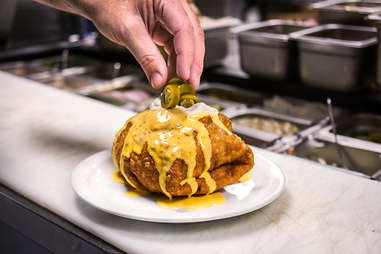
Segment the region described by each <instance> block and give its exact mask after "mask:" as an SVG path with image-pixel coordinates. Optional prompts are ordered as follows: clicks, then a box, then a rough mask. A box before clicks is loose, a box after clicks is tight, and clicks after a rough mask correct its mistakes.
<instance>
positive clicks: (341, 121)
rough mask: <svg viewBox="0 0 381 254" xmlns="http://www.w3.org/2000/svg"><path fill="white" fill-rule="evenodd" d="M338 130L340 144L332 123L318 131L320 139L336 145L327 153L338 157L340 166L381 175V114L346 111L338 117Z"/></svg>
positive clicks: (370, 174)
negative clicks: (354, 113) (348, 113)
mask: <svg viewBox="0 0 381 254" xmlns="http://www.w3.org/2000/svg"><path fill="white" fill-rule="evenodd" d="M336 130H337V134H338V135H337V144H338V145H336V140H335V136H334V133H333V127H332V125H329V126H327V127H325V128H323V129H321V130H320V131H319V132H317V134H316V138H317V139H318V140H321V141H324V142H326V143H329V144H331V145H330V146H331V147H332V149H334V150H332V152H327V154H329V155H330V156H331V157H332V156H334V157H335V160H336V161H337V160H339V161H340V162H341V167H345V168H347V169H350V170H353V171H356V172H360V173H362V174H364V175H366V176H368V177H370V178H374V179H378V178H380V177H381V142H380V137H379V136H380V135H381V117H380V116H378V115H372V114H357V115H351V116H348V115H343V116H342V117H341V118H338V120H337V127H336ZM376 141H377V142H376ZM319 151H320V149H319ZM320 154H323V152H321V153H320Z"/></svg>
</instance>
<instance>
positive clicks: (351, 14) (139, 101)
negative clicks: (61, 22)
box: [0, 0, 381, 253]
mask: <svg viewBox="0 0 381 254" xmlns="http://www.w3.org/2000/svg"><path fill="white" fill-rule="evenodd" d="M310 8H311V9H314V10H316V11H317V12H318V13H319V21H320V25H316V26H311V25H310V24H307V23H303V22H295V21H284V20H278V19H273V20H267V21H262V22H255V23H250V24H243V23H242V22H241V21H239V20H237V19H234V18H222V19H215V20H214V19H209V18H207V19H205V24H204V26H203V28H204V30H205V38H206V41H205V43H206V56H205V67H206V68H205V70H204V74H203V77H202V80H201V85H200V88H199V89H198V91H197V96H198V98H199V99H200V100H201V101H202V102H205V103H206V104H208V105H211V106H214V107H216V108H218V109H219V110H220V111H221V113H224V114H226V115H227V116H228V117H229V118H230V119H231V121H232V125H233V132H234V133H236V134H237V135H239V136H240V137H241V138H242V139H243V140H245V141H246V142H247V143H248V144H250V145H253V146H255V147H257V148H259V149H264V150H267V151H263V152H264V153H266V154H268V155H269V156H270V157H271V158H274V159H275V160H276V161H277V162H278V163H282V164H283V163H286V161H287V163H295V165H299V166H298V169H299V170H303V167H304V166H308V167H311V168H314V169H320V168H324V171H323V172H324V173H322V175H319V176H318V175H316V176H318V177H322V178H324V179H325V177H326V176H332V177H335V178H340V177H341V178H342V179H343V180H342V181H344V180H345V181H348V185H346V184H344V183H343V182H340V183H336V182H335V181H333V180H332V181H331V180H326V182H327V183H328V182H329V183H330V184H339V185H340V186H347V187H348V186H350V184H349V183H353V184H355V183H354V182H356V181H358V182H359V183H361V186H362V188H364V189H365V188H366V187H364V186H366V185H369V186H372V188H374V189H375V190H377V191H378V193H379V194H381V192H380V191H381V190H380V183H379V181H381V82H380V80H381V78H380V76H381V74H380V73H381V67H380V66H381V57H380V54H381V53H380V52H381V50H380V45H381V43H378V40H379V38H380V37H379V36H380V31H377V27H378V26H379V24H381V22H380V20H381V19H380V18H379V17H378V14H377V12H380V13H381V2H380V1H371V0H367V1H359V0H353V1H352V0H347V1H345V0H337V1H336V0H328V1H325V2H319V3H316V4H312V5H311V6H310ZM379 9H380V10H379ZM359 25H360V26H359ZM377 33H378V34H377ZM101 39H102V38H101ZM102 40H104V38H103V39H102ZM99 41H100V39H99V38H98V39H95V38H91V39H90V40H83V39H80V40H75V41H63V42H62V41H61V42H59V43H56V45H55V46H54V47H53V48H52V47H51V44H46V45H45V44H41V45H38V46H31V47H25V48H22V49H20V48H17V49H13V50H7V51H4V52H0V75H3V74H4V73H7V74H11V75H12V76H17V77H19V78H21V79H18V80H19V81H17V82H16V81H15V84H14V85H13V84H12V86H14V87H12V88H10V89H9V90H10V93H14V94H16V93H17V92H18V93H19V98H20V100H21V98H29V99H32V100H37V101H38V99H36V98H37V93H34V92H33V91H32V89H35V88H29V87H27V85H25V86H24V84H22V82H25V84H26V83H27V82H29V81H32V82H33V85H32V86H36V91H37V90H38V91H40V89H42V90H41V92H42V93H43V94H45V93H46V94H47V95H46V96H48V97H49V98H50V96H52V97H51V98H50V99H49V100H48V99H46V102H48V101H50V103H54V96H56V95H55V94H57V98H60V99H59V100H61V101H60V102H59V103H58V104H59V106H52V108H57V111H62V112H61V113H64V112H66V113H65V114H67V115H71V114H72V113H70V112H71V111H70V112H69V111H68V109H65V103H68V104H67V107H69V106H71V105H70V104H69V103H74V104H75V105H76V106H77V107H80V106H81V101H82V100H83V105H85V106H84V109H78V111H79V112H81V113H82V114H85V115H86V110H88V111H91V110H92V108H91V107H94V109H97V110H99V112H102V113H100V114H99V117H100V118H104V120H103V119H100V118H99V119H98V118H92V117H89V116H86V117H84V118H83V119H84V121H89V122H91V123H95V124H99V125H100V126H102V127H101V128H104V129H102V130H105V128H106V127H105V126H107V124H106V122H107V121H109V122H110V121H112V117H111V116H107V114H108V113H109V114H111V115H112V116H131V115H133V114H134V113H137V112H140V111H142V110H145V109H146V108H147V107H148V106H149V105H150V103H151V102H152V101H153V100H154V99H155V98H157V97H158V96H160V91H159V90H157V89H153V88H152V87H151V86H150V84H149V83H148V82H147V80H146V78H145V75H144V72H143V71H142V70H141V69H140V67H139V66H138V65H137V63H136V62H135V61H134V60H133V58H132V57H131V55H129V54H128V53H126V52H122V51H121V49H120V48H115V47H112V45H111V47H110V45H108V48H106V47H104V48H102V47H103V46H102V44H101V43H99ZM377 45H378V48H377ZM377 56H378V58H377ZM256 59H260V60H259V61H256ZM13 78H14V77H12V78H11V77H9V78H8V76H4V79H6V80H8V79H9V81H12V80H13ZM15 80H16V79H15ZM26 80H29V81H26ZM16 83H20V87H24V88H25V89H26V90H28V91H29V92H30V93H31V94H33V96H32V95H31V94H26V95H24V94H23V91H22V90H18V88H17V85H18V84H16ZM3 85H4V86H10V84H3ZM39 86H40V87H50V88H49V89H47V90H44V89H46V88H37V87H39ZM59 90H62V91H59ZM5 91H7V90H5ZM45 91H46V92H45ZM59 94H62V96H61V95H59ZM72 94H74V95H75V97H71V96H72ZM3 96H6V93H5V92H4V93H3ZM66 99H67V102H65V100H66ZM41 100H42V101H45V99H43V98H42V97H41ZM6 101H7V103H9V104H6V103H5V102H4V104H3V106H4V105H8V106H9V107H10V108H12V102H11V100H9V99H7V100H6ZM331 104H332V105H331ZM14 105H16V104H14ZM25 105H27V102H25ZM46 106H47V107H50V106H49V105H46ZM15 107H16V106H15ZM18 111H20V112H21V111H22V109H18ZM2 113H3V114H5V115H7V114H6V113H5V109H3V112H2ZM73 114H74V113H73ZM75 117H77V118H80V116H79V114H76V116H75ZM22 118H24V116H23V117H22ZM53 119H59V118H57V116H54V117H53ZM86 119H87V120H86ZM45 120H46V121H47V120H48V119H45ZM31 121H32V122H34V121H36V120H31ZM52 121H53V120H52ZM58 121H59V120H58ZM104 121H106V122H104ZM116 122H119V120H116ZM15 123H16V122H15ZM19 124H20V123H19ZM36 125H38V124H37V123H36ZM48 125H49V126H50V123H47V126H48ZM110 125H111V126H112V129H113V130H114V129H115V128H117V126H118V125H117V124H116V123H110ZM5 126H6V124H5V125H4V126H3V128H4V129H6V127H5ZM72 127H73V126H72ZM74 127H75V126H74ZM76 127H78V126H76ZM18 128H20V127H18ZM78 128H79V129H80V127H78ZM0 129H1V125H0ZM105 132H107V134H106V135H105V137H106V136H107V137H109V136H110V135H109V134H111V131H109V130H107V131H105ZM112 135H113V134H112ZM90 136H91V135H90ZM94 137H96V135H93V138H94ZM102 138H103V137H102ZM110 142H111V141H110ZM110 142H106V143H110ZM102 147H103V146H102ZM2 149H5V148H4V147H3V148H2ZM90 150H91V149H90ZM57 151H59V149H58V150H57ZM60 151H62V150H60ZM261 151H262V150H261ZM91 152H96V151H93V150H91ZM80 154H81V155H83V154H84V153H80ZM85 154H87V153H85ZM300 159H301V160H300ZM69 164H70V163H69ZM291 171H292V170H291ZM311 172H312V171H311ZM311 172H310V171H309V173H310V174H312V176H315V175H314V173H311ZM291 175H292V176H297V175H298V172H297V171H292V174H291ZM300 175H303V177H305V178H306V179H310V177H308V176H306V173H302V172H301V173H300ZM1 179H2V180H3V182H2V184H4V185H6V186H7V187H5V186H1V189H2V192H3V193H5V194H4V195H5V196H7V197H12V199H13V200H16V202H18V203H21V204H22V206H23V207H24V208H25V207H26V209H27V210H31V211H34V212H35V213H38V214H45V215H44V216H43V217H45V219H47V220H49V221H53V223H54V224H58V225H60V227H62V228H64V229H65V230H66V231H69V232H71V233H72V234H73V235H74V236H73V237H74V238H75V239H76V240H73V241H75V242H77V243H78V242H79V243H81V244H82V245H83V249H82V251H95V250H94V249H93V248H94V245H96V247H97V251H99V253H105V252H112V253H119V252H120V251H121V250H122V251H127V250H129V251H131V253H135V252H136V253H138V252H139V248H140V250H143V249H144V247H143V246H144V245H145V243H144V242H143V241H140V242H139V243H138V244H137V245H136V248H135V249H134V248H132V247H131V248H127V247H126V245H123V244H121V242H120V241H119V240H113V239H112V237H115V239H116V238H117V237H116V236H117V234H116V232H112V231H109V230H108V229H105V228H107V227H109V226H110V225H114V224H113V223H117V218H114V217H113V218H111V221H113V222H107V223H106V224H105V225H106V226H105V225H102V222H101V221H97V222H95V224H94V225H93V224H91V222H89V221H88V220H89V219H86V220H84V221H86V223H87V222H89V223H90V225H91V226H89V228H87V227H84V225H85V223H84V222H83V220H82V221H77V220H76V216H79V215H78V214H75V213H74V214H70V212H69V213H66V212H64V211H62V210H60V209H54V208H53V207H51V206H48V205H47V206H45V205H42V207H40V206H35V205H34V203H33V202H30V201H28V200H24V199H23V197H19V196H18V194H17V193H20V192H21V193H23V196H25V197H27V198H28V199H33V197H32V196H28V195H26V194H25V192H24V191H22V190H20V188H18V187H17V183H16V181H13V180H9V179H8V178H7V176H4V177H2V178H1ZM337 181H339V180H337ZM340 181H341V180H340ZM290 182H291V184H293V185H294V186H295V185H297V184H296V183H295V180H290ZM34 183H35V182H34ZM10 186H11V187H13V188H11V187H10ZM325 186H327V185H325ZM373 186H374V187H373ZM8 187H10V188H11V189H8ZM299 187H300V186H299ZM28 188H29V187H28ZM300 188H301V187H300ZM377 188H378V189H377ZM328 189H329V188H327V190H328ZM13 191H16V192H17V193H14V192H13ZM294 191H295V190H294ZM377 191H375V193H377ZM327 193H329V192H327ZM352 194H353V193H352ZM287 195H290V194H288V193H286V196H287ZM327 195H328V194H327ZM45 198H46V200H44V199H41V200H38V201H37V203H39V204H41V203H44V202H48V201H49V200H51V197H50V196H46V197H45ZM288 198H289V197H288ZM304 198H307V196H305V197H304ZM286 199H287V197H286ZM307 199H308V198H307ZM282 200H283V201H282V204H279V206H280V207H281V206H282V207H283V206H287V205H285V204H284V202H286V201H287V200H284V199H282ZM78 202H79V201H78V200H75V203H78ZM80 207H81V209H82V210H83V209H84V210H86V212H84V214H85V216H84V217H86V216H89V217H90V220H92V219H95V220H97V218H100V216H101V215H98V214H96V213H93V212H90V211H87V210H88V209H90V208H87V207H86V206H82V205H80ZM45 208H46V209H48V210H51V211H53V214H51V212H50V211H48V210H46V209H45ZM15 209H16V208H15ZM279 209H280V208H279ZM377 209H380V207H379V206H378V207H377ZM16 210H17V209H16ZM16 210H15V211H16ZM84 210H83V211H84ZM379 211H380V210H379ZM54 213H57V214H59V215H61V217H64V218H67V220H69V221H70V222H72V223H74V224H76V225H77V226H80V227H82V228H83V229H84V230H83V229H78V228H77V227H76V226H73V225H71V224H70V223H69V224H68V223H67V221H66V220H62V219H60V217H58V218H57V217H56V216H55V214H54ZM23 216H29V215H25V214H24V215H23ZM30 216H32V215H30ZM79 217H81V218H82V217H83V214H81V215H80V216H79ZM99 220H102V219H99ZM243 220H244V219H243V218H242V216H241V217H239V218H238V219H236V220H235V219H232V220H230V221H228V224H229V225H230V224H234V223H235V222H237V221H238V222H237V223H239V224H243V223H244V222H243ZM260 220H261V219H260V218H256V220H255V221H256V223H260ZM270 220H273V219H270ZM274 220H276V218H274ZM378 221H379V220H378ZM129 222H130V223H132V225H133V227H134V228H135V231H136V233H138V234H143V233H144V230H143V231H139V230H138V227H139V225H138V224H135V223H134V222H131V221H129ZM127 224H128V222H127ZM159 225H160V224H159ZM222 225H223V223H221V222H218V223H217V224H216V226H217V227H221V226H222ZM252 225H253V226H254V225H256V224H255V223H253V224H252ZM143 226H145V227H147V228H149V229H148V231H149V230H153V231H152V232H158V231H160V230H161V229H160V227H159V226H157V225H151V224H150V223H143ZM378 226H379V224H378ZM200 227H201V225H192V226H190V227H189V229H190V228H192V229H194V230H199V229H200ZM46 228H49V226H46ZM163 228H164V229H163V230H164V231H165V232H167V234H168V235H171V236H173V235H172V233H170V232H171V230H172V229H171V228H170V227H169V226H166V225H165V226H163ZM192 229H190V230H192ZM99 230H101V231H102V230H105V232H107V233H108V234H109V236H110V237H107V236H105V234H102V233H98V232H99ZM118 230H119V231H120V230H121V228H119V229H118ZM183 230H184V231H187V230H186V229H183ZM374 230H376V232H377V233H378V234H380V232H381V231H380V230H381V229H380V228H376V229H374ZM377 230H378V231H377ZM87 231H89V232H91V234H90V235H89V234H88V232H87ZM73 232H74V233H73ZM218 232H219V231H218V229H216V231H215V232H214V233H215V234H218ZM92 234H94V235H96V236H97V237H96V236H93V235H92ZM62 235H64V234H62ZM98 237H100V238H102V239H103V240H105V241H106V242H108V243H110V244H111V245H109V244H108V243H105V242H103V240H100V239H98ZM129 237H131V236H129ZM311 237H312V236H311ZM372 237H373V236H372ZM133 238H134V237H133V236H132V238H131V239H133ZM312 238H313V237H312ZM83 239H85V243H82V240H83ZM284 239H288V238H284ZM166 240H168V239H166ZM34 241H36V240H34ZM88 243H90V244H89V245H88ZM112 245H113V246H112ZM114 246H116V247H117V248H115V247H114ZM131 246H132V245H131ZM157 246H159V245H157ZM50 247H51V248H54V246H50ZM299 247H300V246H299ZM161 248H162V249H161V250H160V251H161V252H165V250H164V247H161ZM208 248H209V249H211V247H210V246H208ZM318 249H319V248H318ZM380 249H381V246H379V245H375V249H374V250H376V252H377V250H380ZM146 250H151V251H152V250H153V249H152V248H148V249H146ZM273 250H274V251H275V252H276V249H273ZM289 250H290V251H291V249H289ZM320 250H322V251H324V248H323V249H321V248H320ZM299 251H300V250H299ZM169 252H171V253H172V252H174V249H170V251H169ZM188 252H190V249H189V250H186V251H185V252H184V253H188ZM243 252H245V253H249V252H250V251H248V249H247V250H245V251H243ZM376 252H374V253H376ZM81 253H85V252H81ZM94 253H96V252H94ZM97 253H98V252H97Z"/></svg>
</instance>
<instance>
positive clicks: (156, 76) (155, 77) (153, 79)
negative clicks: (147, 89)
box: [151, 72, 163, 88]
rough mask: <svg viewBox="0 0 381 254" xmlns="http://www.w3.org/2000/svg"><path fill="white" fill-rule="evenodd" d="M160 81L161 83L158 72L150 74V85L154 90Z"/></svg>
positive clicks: (161, 78)
mask: <svg viewBox="0 0 381 254" xmlns="http://www.w3.org/2000/svg"><path fill="white" fill-rule="evenodd" d="M162 81H163V77H162V76H161V74H160V73H159V72H155V73H154V74H152V76H151V85H152V86H153V87H154V88H158V87H159V86H160V84H161V82H162Z"/></svg>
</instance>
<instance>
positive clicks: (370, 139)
mask: <svg viewBox="0 0 381 254" xmlns="http://www.w3.org/2000/svg"><path fill="white" fill-rule="evenodd" d="M336 132H337V134H338V139H339V141H340V140H343V142H346V143H351V142H352V143H355V144H357V145H362V147H364V148H366V147H375V148H377V149H379V150H380V152H381V116H379V115H373V114H355V115H351V116H350V117H342V118H338V120H337V124H336ZM323 135H325V136H327V137H331V138H332V136H333V128H332V126H329V127H326V128H325V129H324V130H323Z"/></svg>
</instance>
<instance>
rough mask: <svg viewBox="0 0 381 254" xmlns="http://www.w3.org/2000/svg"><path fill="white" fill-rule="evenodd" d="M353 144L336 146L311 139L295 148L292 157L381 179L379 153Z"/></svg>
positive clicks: (380, 158) (329, 142) (325, 141)
mask: <svg viewBox="0 0 381 254" xmlns="http://www.w3.org/2000/svg"><path fill="white" fill-rule="evenodd" d="M354 144H355V143H352V144H347V145H342V144H341V145H339V146H338V145H336V144H335V142H334V141H333V140H330V141H329V140H323V139H319V138H317V139H312V138H311V139H308V140H306V141H305V142H304V143H302V144H300V145H299V146H296V147H295V149H294V151H293V153H292V155H295V156H297V157H302V158H305V159H308V160H312V161H315V162H318V163H320V164H323V165H328V166H334V167H337V168H341V170H342V171H345V172H348V173H352V174H355V175H359V176H363V177H366V178H372V179H381V178H380V176H381V153H380V152H381V151H379V152H377V151H372V150H366V149H359V148H356V147H355V145H354ZM353 145H354V146H353Z"/></svg>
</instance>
